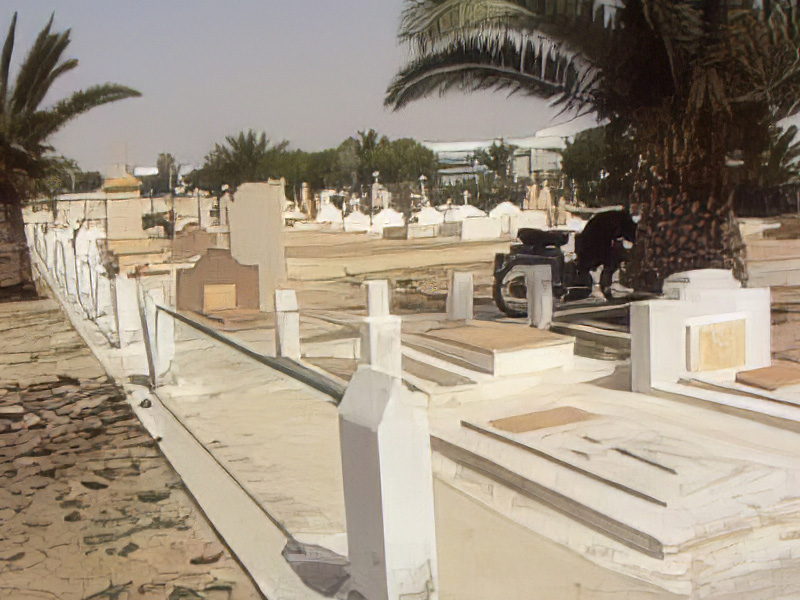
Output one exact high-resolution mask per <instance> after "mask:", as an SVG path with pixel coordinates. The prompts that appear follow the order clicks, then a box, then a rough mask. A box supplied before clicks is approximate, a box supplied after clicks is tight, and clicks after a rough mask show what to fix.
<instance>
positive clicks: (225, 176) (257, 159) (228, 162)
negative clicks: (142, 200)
mask: <svg viewBox="0 0 800 600" xmlns="http://www.w3.org/2000/svg"><path fill="white" fill-rule="evenodd" d="M288 146H289V142H288V141H286V140H284V141H281V142H278V143H277V144H272V143H271V142H270V140H269V139H268V138H267V136H266V134H265V133H261V134H258V133H256V132H254V131H253V130H252V129H250V130H247V131H240V132H239V134H238V135H236V136H232V135H229V136H227V137H226V138H225V143H224V144H215V145H214V149H213V150H212V151H211V152H210V153H209V154H207V155H206V157H205V161H204V162H203V166H202V167H201V168H200V169H198V170H196V171H194V172H193V173H192V174H191V176H190V177H189V178H188V181H187V183H188V184H189V185H190V186H192V187H199V188H200V189H203V190H206V191H208V192H210V193H212V194H215V195H216V196H217V197H219V196H221V195H222V188H223V186H226V185H227V186H228V187H229V188H231V189H232V190H235V189H236V188H237V187H238V186H240V185H241V184H243V183H245V182H252V181H266V180H267V179H270V178H277V177H280V167H281V164H282V161H283V155H284V154H285V153H286V149H287V147H288Z"/></svg>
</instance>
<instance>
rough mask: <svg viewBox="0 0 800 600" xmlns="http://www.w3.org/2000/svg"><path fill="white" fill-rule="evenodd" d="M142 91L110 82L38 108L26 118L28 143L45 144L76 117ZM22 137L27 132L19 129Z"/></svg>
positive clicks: (26, 139)
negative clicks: (44, 141) (43, 107)
mask: <svg viewBox="0 0 800 600" xmlns="http://www.w3.org/2000/svg"><path fill="white" fill-rule="evenodd" d="M139 96H141V93H140V92H138V91H137V90H134V89H132V88H129V87H126V86H124V85H117V84H113V83H106V84H102V85H95V86H92V87H89V88H86V89H85V90H81V91H78V92H75V93H73V94H72V95H71V96H69V97H68V98H65V99H63V100H61V101H59V102H57V103H56V104H55V105H53V106H52V107H51V108H49V109H47V110H43V111H36V112H35V113H32V114H30V115H28V116H27V117H26V118H25V119H24V121H23V122H24V123H25V129H26V131H27V134H25V135H24V138H25V141H26V146H30V145H32V144H38V143H41V142H42V141H43V140H46V139H47V138H48V137H49V136H51V135H53V134H54V133H55V132H57V131H58V130H59V129H61V128H62V127H64V125H66V124H67V123H68V122H69V121H71V120H72V119H74V118H75V117H77V116H79V115H82V114H83V113H85V112H88V111H90V110H91V109H93V108H96V107H98V106H102V105H104V104H108V103H110V102H117V101H118V100H124V99H125V98H136V97H139ZM18 133H19V135H20V137H22V136H23V132H18Z"/></svg>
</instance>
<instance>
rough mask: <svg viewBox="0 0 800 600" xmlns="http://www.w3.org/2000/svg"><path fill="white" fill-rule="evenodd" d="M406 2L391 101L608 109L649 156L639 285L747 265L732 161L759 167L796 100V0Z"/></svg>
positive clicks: (641, 197)
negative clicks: (448, 98) (539, 102)
mask: <svg viewBox="0 0 800 600" xmlns="http://www.w3.org/2000/svg"><path fill="white" fill-rule="evenodd" d="M406 2H407V4H406V10H405V12H404V14H403V20H402V25H401V31H400V37H401V39H403V40H405V41H407V42H408V43H409V44H410V45H411V49H412V53H413V55H412V58H411V60H410V61H409V62H408V64H407V65H406V66H405V67H404V68H402V69H401V70H400V72H399V73H398V74H397V75H396V77H395V79H394V81H393V82H392V84H391V86H390V87H389V89H388V90H387V95H386V104H387V105H389V106H392V107H394V108H395V109H399V108H401V107H402V106H404V105H406V104H408V103H409V102H412V101H414V100H417V99H419V98H422V97H425V96H428V95H430V94H432V93H434V92H438V93H439V94H443V93H445V92H447V91H448V90H450V89H453V88H455V89H459V90H462V91H472V90H479V89H505V90H508V91H509V92H512V93H514V92H518V93H524V94H529V95H533V96H538V97H544V98H551V99H553V100H554V103H555V104H556V105H559V106H561V107H562V108H563V110H571V111H577V112H579V113H581V112H593V113H594V114H596V115H597V117H598V118H599V119H609V120H610V121H611V123H612V124H613V125H614V127H615V128H616V129H617V130H618V131H623V132H625V135H627V136H630V137H631V138H632V139H633V140H634V142H635V145H636V151H637V153H638V155H639V156H640V161H639V163H640V167H639V169H638V173H637V177H636V182H637V183H636V186H635V189H634V191H633V200H634V201H636V202H637V203H638V204H639V206H640V208H641V211H642V220H641V221H640V235H639V238H638V241H637V244H636V248H635V250H634V256H633V260H632V263H631V265H630V273H631V274H632V276H633V282H634V283H635V284H636V286H637V287H638V288H640V289H651V290H658V289H659V288H660V286H661V283H662V282H663V279H664V278H665V277H667V276H668V275H670V274H672V273H675V272H678V271H684V270H689V269H697V268H709V267H717V268H733V269H734V270H735V272H737V274H738V275H739V276H740V277H741V276H743V269H742V267H741V261H740V256H741V244H740V240H739V237H738V228H737V227H736V223H735V219H734V216H733V211H732V190H733V185H732V182H731V180H730V177H729V172H728V170H727V169H726V161H727V159H728V157H729V156H730V155H731V154H732V153H734V152H736V153H739V154H741V156H743V158H744V160H745V163H746V164H747V165H749V167H750V171H753V172H754V171H758V170H759V169H757V168H754V167H753V164H754V162H758V161H762V160H763V156H764V154H765V151H766V150H767V148H768V146H769V143H770V126H771V125H773V124H774V123H776V122H777V121H778V120H780V119H782V118H784V117H786V116H789V115H792V114H795V113H796V112H797V111H798V109H799V108H800V101H798V98H800V60H798V58H797V57H798V48H800V18H799V17H798V11H797V9H796V8H795V7H794V6H793V4H792V1H791V0H771V1H767V0H762V1H761V2H756V0H567V1H563V2H549V1H547V2H545V1H544V0H406Z"/></svg>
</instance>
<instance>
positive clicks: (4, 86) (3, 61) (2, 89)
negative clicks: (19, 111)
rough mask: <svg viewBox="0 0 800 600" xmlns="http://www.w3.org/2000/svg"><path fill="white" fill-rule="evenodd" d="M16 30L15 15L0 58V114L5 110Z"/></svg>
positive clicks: (15, 14)
mask: <svg viewBox="0 0 800 600" xmlns="http://www.w3.org/2000/svg"><path fill="white" fill-rule="evenodd" d="M16 29H17V13H14V16H13V17H11V25H10V26H9V27H8V35H6V41H5V43H4V44H3V54H2V56H0V114H3V112H5V109H6V93H7V91H8V72H9V69H10V68H11V54H12V53H13V51H14V36H15V32H16Z"/></svg>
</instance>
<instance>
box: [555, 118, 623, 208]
mask: <svg viewBox="0 0 800 600" xmlns="http://www.w3.org/2000/svg"><path fill="white" fill-rule="evenodd" d="M638 163H639V157H638V155H637V154H636V151H635V148H634V145H633V140H631V139H630V137H629V136H627V135H625V134H620V133H619V132H617V131H615V130H614V129H613V128H611V127H609V126H603V127H594V128H592V129H587V130H586V131H581V132H580V133H578V134H577V135H576V136H575V139H574V140H573V141H572V142H567V147H566V148H565V149H564V150H562V151H561V170H562V171H563V172H564V174H565V175H566V176H567V178H568V179H570V180H573V181H574V182H575V187H576V190H575V191H576V194H577V197H578V199H579V200H581V201H583V202H586V203H587V204H589V205H592V206H593V205H599V206H602V205H611V204H623V205H627V204H628V203H629V202H630V196H631V192H632V191H633V182H634V175H635V173H636V169H637V167H638Z"/></svg>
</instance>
